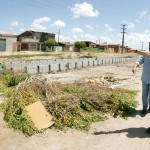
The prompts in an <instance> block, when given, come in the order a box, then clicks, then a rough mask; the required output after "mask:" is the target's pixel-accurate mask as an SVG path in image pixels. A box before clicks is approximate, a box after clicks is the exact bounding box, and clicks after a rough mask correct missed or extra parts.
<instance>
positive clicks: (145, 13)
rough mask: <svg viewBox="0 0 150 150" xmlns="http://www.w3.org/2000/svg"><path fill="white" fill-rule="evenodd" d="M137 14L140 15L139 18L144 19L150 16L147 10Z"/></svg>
mask: <svg viewBox="0 0 150 150" xmlns="http://www.w3.org/2000/svg"><path fill="white" fill-rule="evenodd" d="M137 14H138V17H139V18H140V19H142V18H144V17H145V16H146V15H147V14H148V11H147V10H143V11H139V12H137Z"/></svg>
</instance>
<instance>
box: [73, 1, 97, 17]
mask: <svg viewBox="0 0 150 150" xmlns="http://www.w3.org/2000/svg"><path fill="white" fill-rule="evenodd" d="M70 10H71V12H72V13H73V18H80V17H81V16H82V17H98V16H99V11H98V10H96V9H94V8H93V6H92V4H89V3H87V2H83V3H82V4H74V6H73V7H72V8H70Z"/></svg>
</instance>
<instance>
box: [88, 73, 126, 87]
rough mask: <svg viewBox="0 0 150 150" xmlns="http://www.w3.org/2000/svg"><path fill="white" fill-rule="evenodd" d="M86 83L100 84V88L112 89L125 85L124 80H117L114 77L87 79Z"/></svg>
mask: <svg viewBox="0 0 150 150" xmlns="http://www.w3.org/2000/svg"><path fill="white" fill-rule="evenodd" d="M85 82H86V83H91V84H98V85H100V86H105V87H109V88H112V89H114V88H115V87H118V86H121V85H124V83H123V80H122V79H117V78H114V77H112V76H105V75H103V76H100V77H92V78H85Z"/></svg>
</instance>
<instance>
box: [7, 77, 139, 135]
mask: <svg viewBox="0 0 150 150" xmlns="http://www.w3.org/2000/svg"><path fill="white" fill-rule="evenodd" d="M105 80H106V78H104V79H103V83H104V81H105ZM113 80H114V79H113V78H107V82H108V81H113ZM89 81H90V82H91V80H89ZM96 81H97V82H98V81H99V82H102V79H101V80H100V79H99V80H96ZM114 81H115V80H114ZM135 96H136V92H135V91H129V90H125V89H114V90H112V89H110V88H104V87H102V86H99V85H98V84H91V83H89V82H88V83H87V82H83V83H81V82H74V83H73V84H61V83H58V82H48V81H47V79H45V78H43V77H42V76H34V77H30V78H28V79H26V80H25V81H24V82H22V83H20V84H19V85H18V86H17V87H16V90H15V91H14V93H13V94H12V96H11V97H10V98H9V99H8V100H7V101H6V105H5V110H4V120H5V121H6V122H7V124H8V126H9V127H12V128H14V129H16V130H19V131H21V132H23V133H24V134H26V135H28V136H31V135H33V134H35V133H39V132H42V131H43V130H42V129H41V124H40V126H39V123H40V122H38V126H35V124H36V123H37V120H36V118H38V115H37V114H36V113H35V115H34V116H35V118H34V119H35V120H32V117H31V116H32V114H33V113H34V112H35V111H34V109H35V108H33V111H32V109H30V110H29V109H28V108H29V107H30V108H31V106H33V105H32V104H37V103H39V101H40V102H41V103H42V105H43V106H44V108H45V109H46V111H47V113H49V114H50V116H51V117H49V119H50V120H48V123H49V125H51V124H53V123H54V124H53V125H52V126H51V128H55V129H58V130H66V129H67V128H73V129H77V130H83V131H88V130H89V129H90V124H91V123H92V122H96V121H100V120H104V119H106V116H105V115H106V114H110V115H112V116H118V115H119V116H121V117H127V116H129V115H131V114H132V113H133V112H134V111H135V108H136V106H137V103H136V100H135ZM31 113H32V114H31ZM47 113H46V112H45V113H44V114H47ZM29 114H30V115H29ZM34 116H33V117H34ZM45 121H47V119H46V120H45ZM44 126H45V124H44ZM42 127H43V124H42ZM39 128H40V130H39Z"/></svg>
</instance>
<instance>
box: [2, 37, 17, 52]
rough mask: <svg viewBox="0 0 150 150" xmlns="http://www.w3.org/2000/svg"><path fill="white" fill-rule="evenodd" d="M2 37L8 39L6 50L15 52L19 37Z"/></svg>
mask: <svg viewBox="0 0 150 150" xmlns="http://www.w3.org/2000/svg"><path fill="white" fill-rule="evenodd" d="M0 39H5V40H6V49H5V50H3V51H4V52H15V51H17V38H16V37H0Z"/></svg>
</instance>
